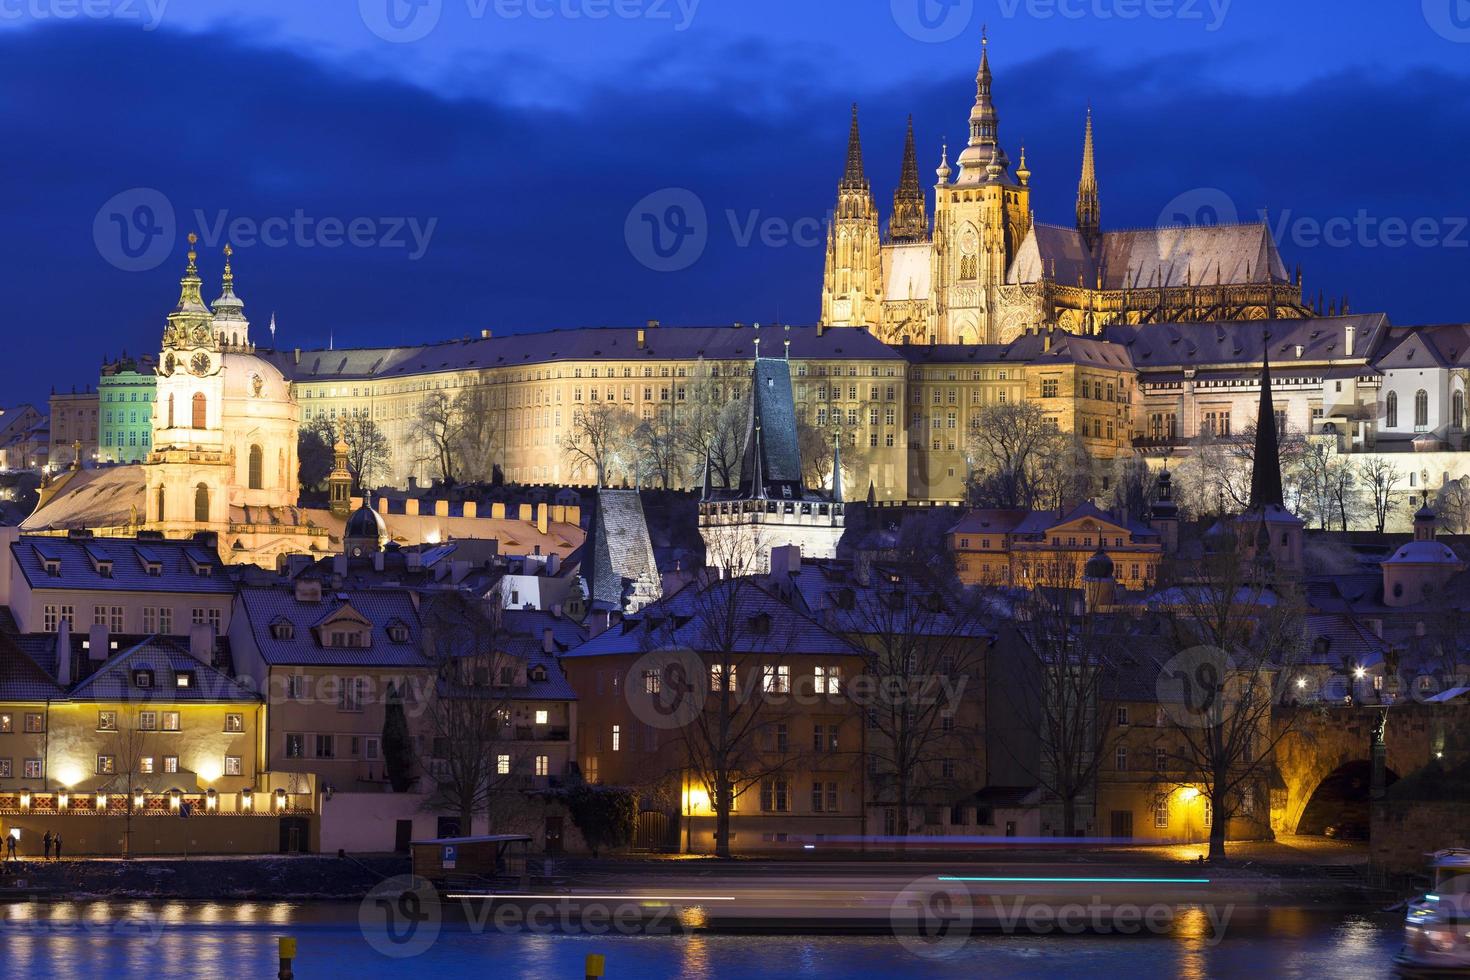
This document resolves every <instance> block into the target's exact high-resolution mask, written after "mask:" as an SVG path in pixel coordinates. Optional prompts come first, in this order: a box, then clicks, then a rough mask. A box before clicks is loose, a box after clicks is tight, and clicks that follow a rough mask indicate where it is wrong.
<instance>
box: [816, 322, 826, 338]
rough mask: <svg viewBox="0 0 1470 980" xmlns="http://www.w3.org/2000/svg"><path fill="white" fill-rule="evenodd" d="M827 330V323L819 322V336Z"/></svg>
mask: <svg viewBox="0 0 1470 980" xmlns="http://www.w3.org/2000/svg"><path fill="white" fill-rule="evenodd" d="M826 332H827V325H826V324H825V323H819V324H817V336H818V337H820V336H822V334H824V333H826Z"/></svg>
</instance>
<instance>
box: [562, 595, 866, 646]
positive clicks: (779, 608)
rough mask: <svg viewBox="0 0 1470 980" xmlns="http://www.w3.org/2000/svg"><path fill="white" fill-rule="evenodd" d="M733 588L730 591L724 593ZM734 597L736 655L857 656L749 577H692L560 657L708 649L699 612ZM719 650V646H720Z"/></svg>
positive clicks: (720, 606)
mask: <svg viewBox="0 0 1470 980" xmlns="http://www.w3.org/2000/svg"><path fill="white" fill-rule="evenodd" d="M731 589H739V590H740V592H739V594H738V595H736V596H730V595H728V591H729V590H731ZM731 601H733V602H735V603H736V604H737V605H736V612H735V618H736V622H735V623H734V624H733V625H734V627H735V628H734V629H732V630H731V631H730V632H731V634H732V643H731V644H730V645H731V647H732V649H731V651H730V652H732V653H734V654H736V655H738V656H747V655H760V654H767V655H772V656H781V655H796V656H806V655H813V654H821V655H824V656H861V651H860V650H858V649H857V648H856V647H854V646H853V645H852V644H850V643H848V642H847V641H846V640H844V639H843V638H842V637H841V636H839V635H837V634H836V633H834V632H833V631H831V630H829V629H827V628H826V627H824V626H823V625H822V624H821V623H819V622H817V621H816V620H815V619H813V618H812V617H810V616H807V615H805V614H803V613H801V612H798V611H797V610H796V609H794V608H792V606H791V605H790V604H789V603H786V602H782V601H781V600H780V599H779V598H777V597H776V596H774V595H772V594H771V593H770V592H768V591H766V590H765V589H764V588H763V587H761V586H760V585H758V584H756V583H755V582H754V581H753V580H751V579H721V580H720V581H718V582H715V583H713V584H710V585H708V586H702V585H700V584H698V583H693V584H690V585H687V586H685V587H684V588H682V589H680V590H679V591H678V592H676V593H675V594H674V595H672V596H668V597H666V598H664V599H661V600H660V601H658V602H655V603H652V604H651V605H648V606H646V607H644V609H643V610H642V611H640V612H639V613H638V614H637V615H636V616H630V617H628V618H627V619H624V620H623V621H622V623H621V624H619V625H617V626H614V627H613V628H612V629H609V630H607V631H605V632H603V633H600V634H598V635H597V636H594V637H593V638H592V639H590V640H588V641H587V642H586V643H584V644H582V645H581V646H579V647H577V648H575V649H573V650H570V651H568V652H567V653H566V654H564V656H566V657H604V656H617V655H627V654H636V655H641V654H644V653H647V652H648V651H649V650H654V649H661V648H662V649H668V648H683V649H687V650H694V651H702V652H713V651H712V650H711V647H712V646H714V644H713V643H712V641H711V639H710V633H709V629H710V627H709V626H708V625H707V624H706V623H705V622H704V621H703V620H702V617H701V613H702V612H707V611H708V610H710V609H711V608H714V609H720V610H723V609H724V608H725V603H728V602H731ZM762 616H765V617H769V623H770V628H769V629H768V630H767V631H766V632H764V633H762V632H758V631H757V630H756V629H755V628H754V621H755V620H757V619H758V618H760V617H762ZM721 652H723V651H721Z"/></svg>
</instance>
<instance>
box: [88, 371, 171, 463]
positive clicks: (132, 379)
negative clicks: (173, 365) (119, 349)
mask: <svg viewBox="0 0 1470 980" xmlns="http://www.w3.org/2000/svg"><path fill="white" fill-rule="evenodd" d="M157 366H158V358H156V357H152V356H145V357H136V358H134V357H128V356H127V355H123V357H122V358H121V359H120V360H117V361H113V362H112V363H110V364H104V365H103V366H102V376H101V378H99V379H98V381H97V400H98V402H99V406H98V407H99V408H100V409H101V413H102V415H101V422H100V425H99V427H98V440H97V441H98V447H97V461H98V462H102V463H141V462H142V461H143V460H145V459H147V458H148V453H149V452H151V451H152V449H153V400H154V397H155V395H156V393H157V391H158V376H157V373H156V370H157Z"/></svg>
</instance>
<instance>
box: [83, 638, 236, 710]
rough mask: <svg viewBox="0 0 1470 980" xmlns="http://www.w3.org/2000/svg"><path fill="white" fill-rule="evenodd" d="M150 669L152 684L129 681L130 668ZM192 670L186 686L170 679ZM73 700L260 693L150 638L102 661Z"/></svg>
mask: <svg viewBox="0 0 1470 980" xmlns="http://www.w3.org/2000/svg"><path fill="white" fill-rule="evenodd" d="M135 670H151V671H153V686H152V687H151V688H149V689H146V690H140V689H139V688H138V687H137V686H136V685H135V684H134V683H133V671H135ZM180 673H192V674H193V675H194V681H193V683H192V684H190V685H189V686H188V687H178V686H177V685H176V684H175V683H174V678H175V676H176V675H178V674H180ZM69 697H70V699H71V700H74V701H133V702H139V703H140V704H146V703H147V702H156V703H159V704H170V703H174V702H191V701H193V702H203V703H219V702H252V701H259V700H260V695H259V694H258V693H256V692H255V691H252V690H250V689H249V688H247V687H245V686H244V685H242V684H240V683H238V682H237V681H234V680H231V679H230V677H229V676H228V675H226V674H224V673H223V672H221V671H219V670H216V669H215V668H214V667H211V666H209V665H208V664H205V663H201V662H200V661H198V660H196V659H195V658H194V657H193V656H191V655H190V654H189V651H188V650H186V649H185V648H183V647H181V646H179V645H178V644H177V643H174V642H172V641H171V640H168V639H165V638H162V637H153V638H150V639H147V640H144V641H143V642H142V643H140V644H138V645H137V646H135V647H133V648H132V649H129V650H124V651H123V652H121V653H119V654H118V655H117V656H115V657H113V658H112V659H111V660H109V661H107V662H106V663H104V664H102V665H101V666H100V667H99V668H98V669H97V671H96V672H95V673H93V674H92V675H91V676H89V677H87V678H86V679H84V680H82V681H80V682H79V683H77V685H76V686H75V687H73V688H72V690H71V693H70V695H69Z"/></svg>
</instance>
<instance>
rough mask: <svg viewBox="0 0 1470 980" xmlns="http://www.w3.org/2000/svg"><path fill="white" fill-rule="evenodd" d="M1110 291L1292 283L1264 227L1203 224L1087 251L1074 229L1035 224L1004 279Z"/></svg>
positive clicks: (1141, 234) (1147, 232) (1125, 237)
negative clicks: (1078, 285) (1217, 283)
mask: <svg viewBox="0 0 1470 980" xmlns="http://www.w3.org/2000/svg"><path fill="white" fill-rule="evenodd" d="M1045 277H1049V278H1051V279H1052V280H1053V281H1054V282H1057V283H1061V284H1063V285H1068V286H1070V285H1075V284H1076V283H1077V282H1078V281H1079V279H1080V280H1081V282H1082V284H1083V285H1085V286H1087V287H1088V288H1097V287H1098V285H1099V282H1101V288H1103V289H1107V290H1122V289H1150V288H1158V287H1160V286H1162V287H1183V286H1189V285H1195V286H1211V285H1214V284H1215V283H1216V282H1217V281H1218V282H1220V283H1222V284H1225V285H1233V284H1240V283H1248V282H1264V281H1266V280H1267V279H1270V280H1271V281H1274V282H1289V281H1290V278H1289V276H1288V274H1287V271H1286V265H1285V264H1284V263H1283V262H1282V261H1281V255H1280V253H1279V252H1278V251H1277V250H1276V243H1275V242H1274V241H1273V240H1272V238H1271V232H1270V229H1269V228H1267V227H1266V225H1264V224H1240V225H1198V226H1180V227H1167V228H1139V229H1134V230H1131V231H1108V232H1103V234H1102V236H1101V238H1100V241H1099V244H1098V247H1097V248H1096V249H1089V248H1088V247H1087V242H1086V240H1085V238H1084V237H1083V235H1082V233H1081V232H1079V231H1078V230H1077V229H1075V228H1062V227H1058V226H1056V225H1044V224H1037V225H1034V226H1032V229H1031V231H1030V232H1028V233H1027V236H1026V239H1025V240H1024V241H1023V242H1022V243H1021V247H1020V248H1019V249H1017V252H1016V257H1015V258H1014V259H1013V260H1012V262H1011V268H1010V270H1009V271H1008V272H1007V274H1006V281H1007V282H1009V283H1012V284H1015V283H1030V282H1037V281H1039V280H1041V279H1042V278H1045Z"/></svg>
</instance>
